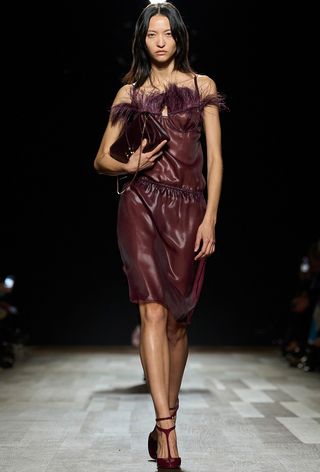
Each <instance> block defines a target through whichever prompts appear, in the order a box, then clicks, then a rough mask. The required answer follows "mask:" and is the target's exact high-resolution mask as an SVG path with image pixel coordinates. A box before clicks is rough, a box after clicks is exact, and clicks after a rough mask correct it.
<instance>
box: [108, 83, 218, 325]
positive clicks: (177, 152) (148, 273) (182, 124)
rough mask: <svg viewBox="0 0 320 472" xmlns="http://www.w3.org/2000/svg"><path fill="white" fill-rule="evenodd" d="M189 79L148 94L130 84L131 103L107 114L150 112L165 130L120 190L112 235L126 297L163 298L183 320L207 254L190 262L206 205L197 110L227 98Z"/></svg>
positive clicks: (193, 304) (122, 117)
mask: <svg viewBox="0 0 320 472" xmlns="http://www.w3.org/2000/svg"><path fill="white" fill-rule="evenodd" d="M190 83H191V84H192V85H193V87H192V88H191V87H185V86H178V85H176V84H174V83H171V84H170V85H169V86H167V87H166V89H165V90H164V91H158V90H155V91H153V92H151V93H146V92H145V91H143V90H141V89H139V88H135V87H134V86H132V87H131V92H130V95H131V103H120V104H117V105H114V106H113V107H112V108H111V114H110V119H111V122H112V123H116V122H117V121H122V122H123V123H124V122H125V121H126V120H127V119H129V118H130V116H132V115H133V114H134V113H138V112H140V111H149V112H151V113H154V115H155V117H157V119H159V120H160V121H161V123H162V125H163V126H164V127H165V129H166V130H167V132H168V134H169V136H170V141H169V142H168V143H167V144H166V145H165V147H164V148H163V149H164V151H163V154H162V156H160V157H159V158H157V160H156V163H155V164H154V166H153V167H151V168H149V169H146V170H143V171H141V172H140V173H139V174H138V176H137V178H136V180H135V181H134V183H133V184H132V185H131V186H130V187H129V188H127V190H126V191H125V192H124V193H123V194H122V195H121V196H120V200H119V206H118V220H117V237H118V245H119V250H120V254H121V259H122V262H123V270H124V272H125V274H126V276H127V280H128V285H129V298H130V301H131V302H133V303H140V302H152V301H156V302H158V303H161V304H162V305H164V306H165V307H166V308H168V310H170V312H171V314H172V315H173V317H174V318H175V319H176V321H178V322H181V323H182V324H185V325H189V324H190V323H191V318H192V315H193V312H194V309H195V307H196V304H197V302H198V299H199V295H200V292H201V288H202V285H203V280H204V271H205V264H206V259H200V260H197V261H195V260H194V257H195V253H194V245H195V240H196V234H197V230H198V227H199V225H200V224H201V222H202V220H203V217H204V214H205V211H206V200H205V197H204V192H203V191H204V188H205V186H206V181H205V178H204V176H203V174H202V167H203V152H202V146H201V142H200V138H201V131H202V112H203V109H204V107H205V106H210V105H214V106H218V108H221V105H223V102H224V100H223V97H222V95H220V94H214V95H213V94H210V95H206V96H201V94H200V91H199V88H198V83H197V76H194V81H191V82H190ZM164 107H166V109H167V116H164V115H163V109H164Z"/></svg>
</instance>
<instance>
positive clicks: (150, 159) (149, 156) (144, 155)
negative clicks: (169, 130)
mask: <svg viewBox="0 0 320 472" xmlns="http://www.w3.org/2000/svg"><path fill="white" fill-rule="evenodd" d="M147 142H148V141H147V139H144V140H143V141H142V144H141V146H139V147H138V149H137V150H136V151H135V152H134V153H133V154H132V156H130V159H129V161H128V163H127V164H126V168H127V170H128V172H129V173H130V172H135V171H136V170H137V167H138V163H139V155H140V148H141V159H140V166H139V170H140V169H141V170H142V169H148V168H149V167H152V166H153V165H154V163H155V161H156V159H157V158H158V157H160V156H161V155H162V151H160V150H161V149H162V148H163V146H164V145H165V144H166V143H167V140H164V141H162V142H161V143H160V144H158V146H156V147H155V148H154V149H152V150H151V151H149V152H143V150H144V148H145V147H146V145H147Z"/></svg>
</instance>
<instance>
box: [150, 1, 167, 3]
mask: <svg viewBox="0 0 320 472" xmlns="http://www.w3.org/2000/svg"><path fill="white" fill-rule="evenodd" d="M166 1H167V0H162V2H158V0H149V2H150V3H166Z"/></svg>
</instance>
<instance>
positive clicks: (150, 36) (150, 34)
mask: <svg viewBox="0 0 320 472" xmlns="http://www.w3.org/2000/svg"><path fill="white" fill-rule="evenodd" d="M147 36H148V38H153V37H154V36H155V34H154V33H148V34H147Z"/></svg>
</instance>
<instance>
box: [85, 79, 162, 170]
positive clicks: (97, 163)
mask: <svg viewBox="0 0 320 472" xmlns="http://www.w3.org/2000/svg"><path fill="white" fill-rule="evenodd" d="M130 87H131V86H130V85H124V86H123V87H121V88H120V89H119V91H118V93H117V95H116V97H115V99H114V101H113V103H112V106H114V105H117V104H118V103H122V102H130V95H129V93H130ZM122 126H123V124H122V123H121V122H119V121H118V122H117V123H115V124H112V123H111V120H110V119H109V122H108V125H107V128H106V130H105V132H104V135H103V137H102V141H101V143H100V147H99V150H98V152H97V155H96V157H95V160H94V164H93V165H94V168H95V170H96V171H97V172H99V173H100V174H106V175H122V174H128V173H134V172H135V171H136V169H137V165H138V160H139V152H140V147H141V149H142V151H143V149H144V148H145V146H146V144H147V140H146V139H145V140H144V141H143V143H142V146H140V147H139V148H138V149H137V150H136V152H135V153H133V154H132V156H131V157H130V159H129V161H128V162H127V163H124V162H119V161H117V160H116V159H113V157H111V155H110V153H109V150H110V147H111V145H112V144H113V143H114V142H115V141H116V139H117V138H118V137H119V135H120V133H121V130H122ZM165 143H166V141H162V143H160V144H159V145H158V146H157V147H155V148H154V149H153V150H152V151H150V152H147V153H143V152H142V154H141V161H140V169H141V170H142V169H146V168H148V167H152V166H153V165H154V163H155V160H156V158H157V157H159V156H160V155H161V154H162V152H159V151H160V149H161V148H162V147H163V146H164V145H165Z"/></svg>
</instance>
